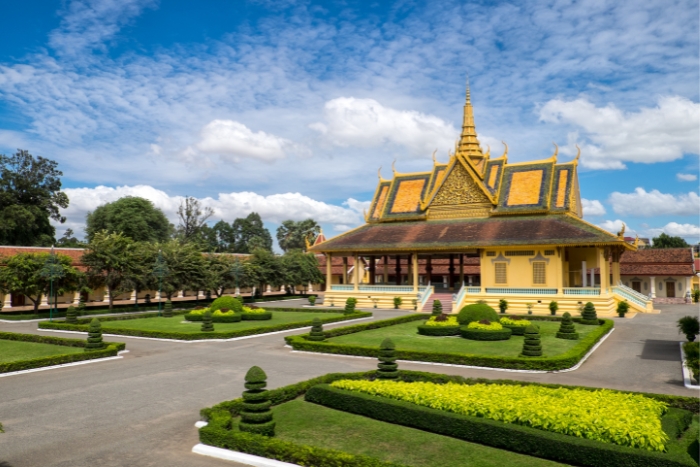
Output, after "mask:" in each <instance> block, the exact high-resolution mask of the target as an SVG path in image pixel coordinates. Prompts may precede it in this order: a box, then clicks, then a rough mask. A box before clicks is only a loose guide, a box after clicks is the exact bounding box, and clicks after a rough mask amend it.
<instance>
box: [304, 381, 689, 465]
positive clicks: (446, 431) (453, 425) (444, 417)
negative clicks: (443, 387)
mask: <svg viewBox="0 0 700 467" xmlns="http://www.w3.org/2000/svg"><path fill="white" fill-rule="evenodd" d="M306 400H307V401H309V402H314V403H317V404H320V405H323V406H326V407H330V408H333V409H337V410H342V411H344V412H349V413H354V414H358V415H362V416H365V417H370V418H373V419H376V420H381V421H384V422H388V423H393V424H397V425H403V426H408V427H412V428H417V429H419V430H425V431H429V432H432V433H437V434H441V435H445V436H451V437H453V438H458V439H463V440H465V441H471V442H476V443H480V444H485V445H488V446H493V447H495V448H499V449H506V450H508V451H514V452H518V453H522V454H527V455H531V456H537V457H542V458H545V459H550V460H554V461H557V462H565V463H569V464H573V465H583V466H590V467H608V466H611V465H614V466H616V467H638V466H642V465H643V466H645V467H690V466H695V465H696V464H695V462H694V461H693V460H692V458H691V457H690V456H689V455H681V454H677V453H673V454H671V453H658V452H654V451H646V450H643V449H635V448H629V447H624V446H618V445H614V444H607V443H601V442H598V441H592V440H589V439H583V438H577V437H574V436H567V435H562V434H559V433H550V432H547V431H543V430H538V429H535V428H529V427H525V426H520V425H516V424H512V423H503V422H499V421H494V420H489V419H486V418H480V417H468V416H465V415H459V414H454V413H451V412H445V411H441V410H436V409H431V408H428V407H420V406H418V405H415V404H411V403H409V402H403V401H397V400H393V399H389V398H384V397H378V396H371V395H368V394H362V393H356V392H351V391H345V390H342V389H337V388H333V387H331V386H328V385H325V384H323V385H317V386H314V387H312V388H311V389H309V390H308V391H307V393H306Z"/></svg>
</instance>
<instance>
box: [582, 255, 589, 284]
mask: <svg viewBox="0 0 700 467" xmlns="http://www.w3.org/2000/svg"><path fill="white" fill-rule="evenodd" d="M587 272H588V269H587V268H586V262H585V261H581V286H583V287H587V285H586V273H587Z"/></svg>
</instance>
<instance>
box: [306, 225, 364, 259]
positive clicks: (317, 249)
mask: <svg viewBox="0 0 700 467" xmlns="http://www.w3.org/2000/svg"><path fill="white" fill-rule="evenodd" d="M368 225H369V224H362V225H359V226H357V227H355V228H354V229H350V230H348V231H346V232H343V233H341V234H339V235H336V236H335V237H333V238H329V239H326V241H325V242H323V243H321V244H319V245H311V248H309V249H307V250H306V252H307V253H312V252H317V253H326V252H328V251H330V250H322V249H320V248H319V247H322V246H323V245H325V244H327V243H328V242H329V241H331V240H336V239H338V238H340V237H344V236H346V235H350V234H351V233H353V232H355V231H356V230H360V229H362V228H364V227H367V226H368Z"/></svg>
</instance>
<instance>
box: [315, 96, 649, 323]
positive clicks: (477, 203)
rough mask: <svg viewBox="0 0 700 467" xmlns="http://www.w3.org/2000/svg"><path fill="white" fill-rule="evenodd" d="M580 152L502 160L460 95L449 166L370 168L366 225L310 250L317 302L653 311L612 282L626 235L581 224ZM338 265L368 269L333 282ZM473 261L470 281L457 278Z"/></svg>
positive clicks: (645, 301)
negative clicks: (373, 173)
mask: <svg viewBox="0 0 700 467" xmlns="http://www.w3.org/2000/svg"><path fill="white" fill-rule="evenodd" d="M504 146H505V144H504ZM579 156H580V151H579V154H577V156H576V157H575V158H574V159H573V160H570V161H566V162H559V161H558V160H557V151H556V150H555V152H554V154H553V155H552V156H551V157H549V158H547V159H542V160H535V161H531V162H519V163H508V147H507V146H505V151H504V153H503V154H502V155H501V156H499V157H496V158H492V157H491V155H490V153H489V151H487V152H486V153H484V151H482V149H481V146H480V145H479V141H478V139H477V133H476V128H475V126H474V114H473V108H472V104H471V99H470V92H469V88H467V93H466V103H465V105H464V117H463V123H462V133H461V136H460V139H459V140H458V142H457V143H456V145H455V150H454V153H452V152H450V153H449V161H448V162H447V163H440V162H437V161H436V160H435V156H434V155H433V167H432V169H431V170H429V171H426V172H416V173H399V172H396V170H395V169H394V167H393V166H392V169H393V177H392V178H391V179H384V178H382V177H381V172H380V176H379V183H378V184H377V188H376V191H375V194H374V197H373V199H372V203H371V205H370V208H369V211H368V212H366V213H365V221H366V223H365V224H364V225H362V226H360V227H357V228H355V229H353V230H350V231H348V232H345V233H343V234H341V235H338V236H336V237H334V238H330V239H326V238H325V237H323V236H320V237H319V238H318V239H317V241H316V242H315V243H314V244H313V246H311V251H312V252H314V253H317V254H318V253H320V254H324V255H325V256H326V258H325V261H324V263H325V265H326V271H325V273H326V284H327V285H326V293H325V298H324V305H328V304H330V305H336V306H337V305H342V304H343V303H344V302H345V300H346V299H347V298H349V297H355V298H356V299H357V302H358V306H361V307H368V308H372V307H377V308H394V300H395V297H401V308H403V309H411V310H423V309H425V308H428V307H429V305H430V303H431V302H432V301H433V300H435V299H436V298H440V299H441V301H442V302H443V309H445V306H447V308H446V309H447V311H449V310H450V309H451V310H452V311H453V312H455V311H458V310H460V309H461V308H462V307H463V306H464V305H466V304H469V303H474V302H476V301H480V300H483V301H486V302H487V303H488V304H489V305H491V306H493V307H496V306H497V304H498V302H499V300H500V299H506V300H507V301H508V303H509V308H508V311H509V312H516V313H517V312H527V311H528V310H532V311H533V312H540V313H542V312H546V311H547V310H548V305H549V303H550V302H551V301H556V302H557V303H558V305H559V310H560V312H564V311H569V312H577V311H578V310H579V308H580V306H581V304H582V303H585V302H589V301H590V302H593V303H594V304H595V306H596V309H597V311H598V313H599V314H611V313H614V312H615V309H616V306H617V303H618V302H620V301H623V300H627V301H628V303H629V304H630V307H631V310H633V311H637V312H651V311H653V303H652V301H651V299H650V298H649V297H648V296H647V295H644V294H642V293H640V292H638V291H635V290H633V289H632V288H630V287H627V286H625V285H624V284H623V283H622V282H621V280H620V257H621V255H622V254H623V253H624V252H625V251H633V250H636V249H637V245H636V243H629V242H626V241H625V239H624V229H623V231H622V232H620V233H619V234H618V235H614V234H611V233H609V232H607V231H605V230H603V229H601V228H599V227H596V226H595V225H592V224H590V223H588V222H586V221H585V220H583V218H582V216H583V210H582V206H581V195H580V190H579V181H578V163H579ZM338 258H342V263H343V264H345V265H347V264H348V259H350V263H351V264H354V265H357V264H367V268H360V267H357V268H354V269H353V272H352V276H353V277H352V278H351V279H350V280H347V281H344V282H347V283H340V284H339V283H334V280H333V277H332V265H333V264H338V262H339V261H338ZM476 261H478V264H479V270H480V277H479V283H478V284H475V283H473V282H472V281H471V276H469V280H466V278H465V271H464V269H465V265H467V264H469V265H472V264H474V262H476ZM434 264H441V265H446V266H447V271H448V274H447V277H448V280H446V281H444V282H443V281H440V282H439V283H432V282H431V280H430V278H431V271H432V269H433V265H434ZM390 268H392V269H393V270H390ZM421 271H423V274H419V273H420V272H421ZM589 272H590V273H589ZM390 278H393V279H394V280H393V281H390Z"/></svg>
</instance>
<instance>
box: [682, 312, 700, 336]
mask: <svg viewBox="0 0 700 467" xmlns="http://www.w3.org/2000/svg"><path fill="white" fill-rule="evenodd" d="M678 332H679V333H681V334H685V337H686V339H688V342H693V341H695V336H697V335H698V333H700V322H699V321H698V317H697V316H684V317H682V318H681V319H679V320H678Z"/></svg>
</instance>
